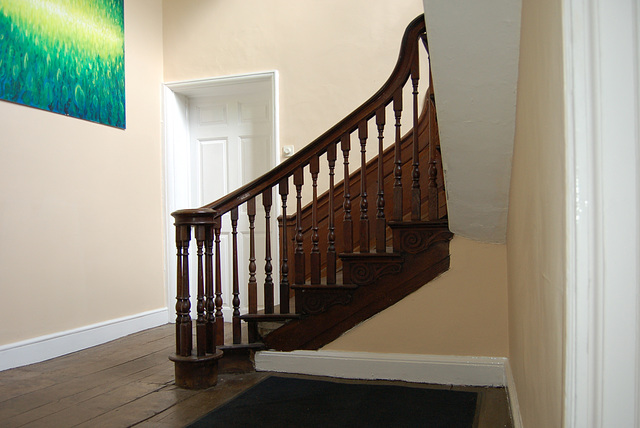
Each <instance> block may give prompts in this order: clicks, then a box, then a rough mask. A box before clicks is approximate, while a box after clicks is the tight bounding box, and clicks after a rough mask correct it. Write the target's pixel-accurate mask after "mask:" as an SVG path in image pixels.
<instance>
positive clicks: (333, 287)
mask: <svg viewBox="0 0 640 428" xmlns="http://www.w3.org/2000/svg"><path fill="white" fill-rule="evenodd" d="M291 288H293V289H294V290H319V291H326V290H352V289H354V288H358V285H357V284H293V285H292V286H291Z"/></svg>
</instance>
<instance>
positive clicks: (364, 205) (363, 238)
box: [358, 120, 369, 253]
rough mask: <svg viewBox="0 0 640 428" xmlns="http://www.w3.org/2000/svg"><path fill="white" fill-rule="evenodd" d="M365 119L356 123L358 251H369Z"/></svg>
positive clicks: (366, 127) (366, 132)
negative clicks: (357, 148) (358, 172)
mask: <svg viewBox="0 0 640 428" xmlns="http://www.w3.org/2000/svg"><path fill="white" fill-rule="evenodd" d="M368 134H369V127H368V125H367V121H366V120H363V121H361V122H360V123H359V124H358V138H359V139H360V252H361V253H368V252H369V200H368V199H367V137H368Z"/></svg>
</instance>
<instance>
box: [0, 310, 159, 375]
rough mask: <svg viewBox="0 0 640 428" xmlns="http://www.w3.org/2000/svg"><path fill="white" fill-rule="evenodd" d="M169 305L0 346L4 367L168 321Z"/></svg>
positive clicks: (56, 354) (18, 365)
mask: <svg viewBox="0 0 640 428" xmlns="http://www.w3.org/2000/svg"><path fill="white" fill-rule="evenodd" d="M168 318H169V314H168V309H167V308H162V309H156V310H153V311H148V312H142V313H139V314H135V315H131V316H128V317H123V318H118V319H113V320H109V321H105V322H101V323H98V324H92V325H88V326H84V327H80V328H76V329H73V330H67V331H62V332H59V333H54V334H49V335H46V336H40V337H36V338H33V339H28V340H24V341H22V342H16V343H9V344H7V345H2V346H0V370H6V369H10V368H14V367H20V366H25V365H27V364H33V363H38V362H41V361H45V360H49V359H51V358H55V357H59V356H61V355H65V354H69V353H71V352H76V351H80V350H81V349H86V348H90V347H91V346H96V345H100V344H102V343H105V342H109V341H111V340H114V339H118V338H120V337H123V336H126V335H129V334H132V333H136V332H138V331H141V330H146V329H148V328H152V327H157V326H159V325H163V324H167V319H168Z"/></svg>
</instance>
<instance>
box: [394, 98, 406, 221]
mask: <svg viewBox="0 0 640 428" xmlns="http://www.w3.org/2000/svg"><path fill="white" fill-rule="evenodd" d="M393 111H394V113H395V117H396V142H395V161H394V164H395V168H394V170H393V176H394V182H393V219H394V220H396V221H402V216H403V214H404V212H403V208H402V147H401V146H402V134H401V130H400V126H401V116H402V88H398V90H397V91H396V93H395V94H394V95H393Z"/></svg>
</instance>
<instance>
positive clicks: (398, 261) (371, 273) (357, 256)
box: [340, 252, 404, 285]
mask: <svg viewBox="0 0 640 428" xmlns="http://www.w3.org/2000/svg"><path fill="white" fill-rule="evenodd" d="M340 259H342V267H343V278H344V281H345V282H349V283H353V284H356V285H367V284H371V283H373V282H374V281H375V280H376V279H377V278H379V277H381V276H384V275H391V274H397V273H399V272H400V270H401V269H402V264H403V263H404V258H403V256H402V254H400V253H397V252H393V253H392V252H388V253H375V252H372V253H342V254H340Z"/></svg>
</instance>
